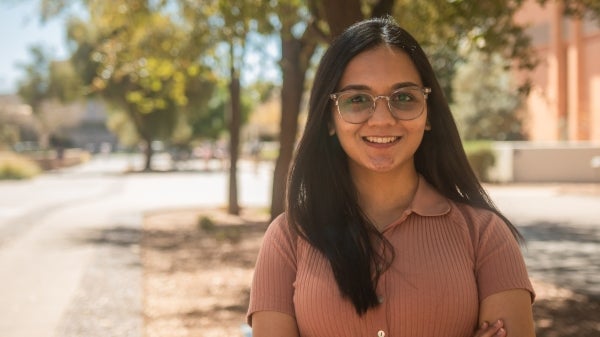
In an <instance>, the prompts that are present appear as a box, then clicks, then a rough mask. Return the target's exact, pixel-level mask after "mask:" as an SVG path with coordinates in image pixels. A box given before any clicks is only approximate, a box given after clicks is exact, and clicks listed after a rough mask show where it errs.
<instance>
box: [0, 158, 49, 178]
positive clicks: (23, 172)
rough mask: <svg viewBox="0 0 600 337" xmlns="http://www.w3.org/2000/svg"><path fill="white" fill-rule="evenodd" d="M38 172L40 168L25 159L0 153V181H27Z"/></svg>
mask: <svg viewBox="0 0 600 337" xmlns="http://www.w3.org/2000/svg"><path fill="white" fill-rule="evenodd" d="M40 172H41V170H40V168H39V167H38V166H37V165H36V164H35V163H34V162H33V161H31V160H29V159H27V158H26V157H23V156H20V155H17V154H15V153H12V152H0V180H6V179H11V180H16V179H29V178H32V177H35V176H36V175H38V174H40Z"/></svg>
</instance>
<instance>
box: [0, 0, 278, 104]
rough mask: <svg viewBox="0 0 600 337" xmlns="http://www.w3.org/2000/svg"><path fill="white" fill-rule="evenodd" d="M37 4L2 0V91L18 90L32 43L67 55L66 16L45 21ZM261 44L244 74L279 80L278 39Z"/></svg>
mask: <svg viewBox="0 0 600 337" xmlns="http://www.w3.org/2000/svg"><path fill="white" fill-rule="evenodd" d="M38 4H39V0H21V1H19V0H14V1H13V0H0V94H11V93H15V92H16V90H17V86H18V81H19V80H20V79H22V78H23V77H24V72H23V70H22V69H20V68H19V66H18V65H19V64H27V63H30V62H31V55H30V52H29V49H30V47H31V46H34V45H41V46H43V47H44V49H45V50H48V51H50V53H51V55H50V56H51V57H50V58H51V59H64V58H67V57H68V50H67V44H66V31H65V28H66V27H65V21H64V18H62V19H61V18H54V19H51V20H49V21H48V22H46V23H43V24H42V23H41V22H40V12H39V9H38V7H37V6H38ZM262 47H263V50H262V53H260V52H256V51H250V53H249V55H247V62H248V63H249V67H246V68H245V69H244V77H246V78H247V80H248V82H252V81H253V80H255V79H256V78H264V79H267V80H272V81H276V82H278V81H279V80H280V74H279V70H278V68H277V65H276V62H277V60H278V58H279V46H278V44H277V41H276V40H274V39H271V40H270V41H268V42H267V43H266V45H264V46H262ZM265 52H266V54H265Z"/></svg>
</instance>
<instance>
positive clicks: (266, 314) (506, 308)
mask: <svg viewBox="0 0 600 337" xmlns="http://www.w3.org/2000/svg"><path fill="white" fill-rule="evenodd" d="M479 324H480V325H479V329H478V330H477V331H475V332H474V334H473V336H472V337H535V331H534V327H533V315H532V312H531V296H530V294H529V292H528V291H526V290H523V289H514V290H507V291H503V292H500V293H497V294H494V295H490V296H489V297H487V298H485V299H484V300H483V301H482V302H481V305H480V308H479ZM252 336H253V337H300V333H299V332H298V326H297V325H296V320H295V319H294V317H292V316H290V315H287V314H283V313H280V312H275V311H259V312H256V313H254V314H253V315H252Z"/></svg>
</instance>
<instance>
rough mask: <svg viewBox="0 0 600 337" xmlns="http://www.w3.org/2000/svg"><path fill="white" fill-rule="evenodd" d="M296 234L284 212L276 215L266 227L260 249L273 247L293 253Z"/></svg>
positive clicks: (295, 245) (295, 244) (296, 238)
mask: <svg viewBox="0 0 600 337" xmlns="http://www.w3.org/2000/svg"><path fill="white" fill-rule="evenodd" d="M297 240H298V234H297V233H296V230H295V229H294V228H293V226H291V225H290V222H289V221H288V218H287V216H286V214H285V213H282V214H280V215H279V216H277V217H276V218H275V219H273V221H272V222H271V223H270V224H269V226H268V227H267V230H266V232H265V236H264V238H263V244H262V249H263V250H264V249H266V248H267V247H271V248H274V249H276V250H278V251H279V252H280V253H281V252H284V251H285V252H290V253H292V255H295V251H296V247H297Z"/></svg>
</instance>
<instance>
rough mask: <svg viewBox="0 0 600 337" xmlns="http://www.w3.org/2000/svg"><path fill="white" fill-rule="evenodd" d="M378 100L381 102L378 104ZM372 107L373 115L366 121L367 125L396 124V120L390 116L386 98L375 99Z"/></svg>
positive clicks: (378, 97)
mask: <svg viewBox="0 0 600 337" xmlns="http://www.w3.org/2000/svg"><path fill="white" fill-rule="evenodd" d="M380 99H381V102H379V100H380ZM373 105H374V106H373V113H372V114H371V117H370V118H369V120H368V121H367V122H368V123H369V124H373V125H374V124H393V123H395V122H396V118H394V115H392V111H391V110H390V106H389V104H388V98H387V97H386V96H377V97H375V99H374V101H373Z"/></svg>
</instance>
